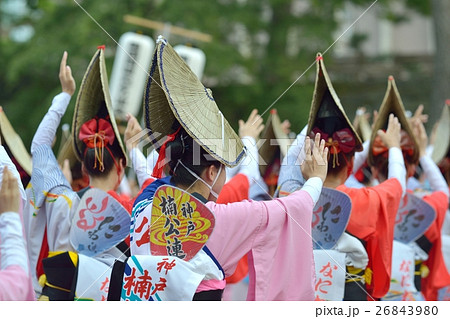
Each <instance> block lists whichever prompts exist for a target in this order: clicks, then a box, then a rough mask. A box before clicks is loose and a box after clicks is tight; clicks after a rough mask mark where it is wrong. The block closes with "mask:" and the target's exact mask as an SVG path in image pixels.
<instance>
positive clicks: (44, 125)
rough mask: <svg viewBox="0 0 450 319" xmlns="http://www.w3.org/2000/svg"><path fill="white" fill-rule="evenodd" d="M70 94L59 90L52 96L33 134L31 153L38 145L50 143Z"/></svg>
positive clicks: (65, 108)
mask: <svg viewBox="0 0 450 319" xmlns="http://www.w3.org/2000/svg"><path fill="white" fill-rule="evenodd" d="M70 99H71V96H70V95H69V94H68V93H66V92H61V93H59V94H58V95H56V96H55V97H54V98H53V101H52V105H51V106H50V108H49V110H48V111H47V113H46V114H45V116H44V118H43V119H42V121H41V123H40V124H39V127H38V129H37V130H36V133H35V134H34V137H33V141H32V143H31V153H33V151H34V149H35V148H36V147H37V146H38V145H52V144H53V139H54V138H55V135H56V130H57V129H58V126H59V124H60V122H61V118H62V117H63V116H64V113H65V112H66V110H67V106H68V105H69V102H70Z"/></svg>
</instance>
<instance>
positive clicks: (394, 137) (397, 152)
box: [377, 114, 406, 195]
mask: <svg viewBox="0 0 450 319" xmlns="http://www.w3.org/2000/svg"><path fill="white" fill-rule="evenodd" d="M400 132H401V125H400V122H399V121H398V118H397V117H395V116H394V114H390V115H389V122H388V127H387V130H386V132H383V131H382V130H379V131H378V132H377V134H378V136H380V138H381V140H382V141H383V143H384V144H385V145H386V147H387V148H388V149H389V158H388V176H387V178H388V179H389V178H396V179H397V180H398V181H399V182H400V185H401V186H402V194H403V195H404V194H405V193H406V167H405V162H404V159H403V154H402V151H401V149H400V141H401V135H400Z"/></svg>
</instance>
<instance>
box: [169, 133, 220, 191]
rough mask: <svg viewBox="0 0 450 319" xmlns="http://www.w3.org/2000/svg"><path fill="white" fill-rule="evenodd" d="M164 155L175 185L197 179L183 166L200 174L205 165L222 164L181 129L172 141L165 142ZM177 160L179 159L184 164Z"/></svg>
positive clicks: (187, 183)
mask: <svg viewBox="0 0 450 319" xmlns="http://www.w3.org/2000/svg"><path fill="white" fill-rule="evenodd" d="M165 155H166V160H168V167H169V169H170V172H169V174H170V175H171V176H172V178H171V182H172V183H174V184H175V185H182V186H190V185H191V184H193V183H194V182H195V181H196V180H197V178H196V177H195V176H193V175H192V174H191V173H190V172H189V171H188V170H187V169H186V168H185V167H184V166H186V167H187V168H189V169H190V170H191V171H193V172H194V173H195V174H197V175H198V176H200V175H201V174H202V173H203V171H204V170H205V169H206V168H207V167H209V166H211V165H214V166H215V167H217V168H220V166H221V165H222V164H221V163H220V162H219V161H217V160H216V159H214V158H213V157H212V156H211V155H210V154H209V153H207V152H206V151H205V150H204V149H203V148H202V147H201V146H200V145H199V144H198V143H197V142H195V141H194V140H193V139H192V137H190V136H189V134H187V133H186V131H184V130H183V129H181V130H180V132H178V134H177V135H176V137H175V139H174V140H173V141H171V142H168V143H167V145H166V154H165ZM178 161H181V162H182V163H183V165H184V166H183V165H181V164H179V163H178Z"/></svg>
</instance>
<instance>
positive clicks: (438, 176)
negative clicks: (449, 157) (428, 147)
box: [420, 155, 449, 197]
mask: <svg viewBox="0 0 450 319" xmlns="http://www.w3.org/2000/svg"><path fill="white" fill-rule="evenodd" d="M420 165H422V169H423V171H424V173H425V175H426V177H427V179H428V182H429V183H430V187H431V190H432V191H433V192H438V191H440V192H444V193H445V195H447V197H449V189H448V186H447V182H446V181H445V179H444V176H442V173H441V171H440V170H439V167H438V166H437V165H436V164H435V163H434V161H433V160H432V159H431V157H429V156H428V155H425V156H422V157H421V158H420Z"/></svg>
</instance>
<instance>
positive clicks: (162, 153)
mask: <svg viewBox="0 0 450 319" xmlns="http://www.w3.org/2000/svg"><path fill="white" fill-rule="evenodd" d="M180 129H181V126H179V127H178V129H177V130H176V131H175V132H174V133H172V134H169V135H167V139H166V140H165V141H164V143H163V145H162V146H161V148H160V150H159V152H158V160H157V161H156V165H155V167H154V168H153V173H152V176H153V177H155V178H161V177H162V172H163V168H164V165H165V164H166V163H165V159H166V147H167V143H169V142H172V141H173V140H174V139H175V137H176V136H177V134H178V132H179V131H180Z"/></svg>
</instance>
